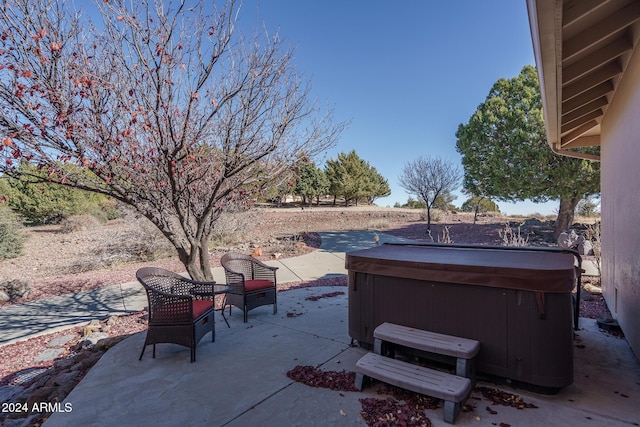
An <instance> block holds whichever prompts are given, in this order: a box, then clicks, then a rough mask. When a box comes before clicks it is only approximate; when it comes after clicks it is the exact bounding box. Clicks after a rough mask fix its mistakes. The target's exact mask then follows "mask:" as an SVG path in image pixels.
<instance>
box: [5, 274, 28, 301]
mask: <svg viewBox="0 0 640 427" xmlns="http://www.w3.org/2000/svg"><path fill="white" fill-rule="evenodd" d="M0 292H2V295H0V301H5V302H6V301H14V300H17V299H20V298H24V297H26V296H27V295H29V292H31V289H30V288H29V283H28V282H25V281H23V280H18V279H15V280H9V281H6V282H4V283H0Z"/></svg>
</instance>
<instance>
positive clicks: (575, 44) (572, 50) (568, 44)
mask: <svg viewBox="0 0 640 427" xmlns="http://www.w3.org/2000/svg"><path fill="white" fill-rule="evenodd" d="M638 19H640V2H636V1H634V2H632V3H629V4H628V5H626V6H625V7H623V8H621V9H619V10H618V11H616V12H614V13H612V14H611V15H609V16H607V17H605V18H603V19H601V20H600V21H599V22H598V23H596V24H595V25H593V26H591V27H590V28H587V29H586V30H584V31H582V32H581V33H579V34H576V35H575V36H573V37H572V38H570V39H569V40H566V41H565V42H564V43H563V44H562V60H563V61H567V60H569V59H571V58H573V57H575V56H576V55H578V54H579V53H581V52H584V51H585V50H587V49H589V48H590V47H592V46H594V45H596V44H597V43H598V42H600V41H601V40H603V39H605V38H607V37H609V36H611V35H612V34H615V33H616V32H618V31H620V30H622V29H624V28H626V27H628V26H630V25H631V24H633V23H634V22H635V21H637V20H638Z"/></svg>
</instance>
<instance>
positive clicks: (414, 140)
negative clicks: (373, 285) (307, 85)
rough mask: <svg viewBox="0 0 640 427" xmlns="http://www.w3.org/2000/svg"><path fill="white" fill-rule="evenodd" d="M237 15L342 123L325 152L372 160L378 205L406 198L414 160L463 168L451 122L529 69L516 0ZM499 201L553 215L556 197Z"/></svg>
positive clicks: (294, 7)
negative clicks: (289, 59) (404, 182)
mask: <svg viewBox="0 0 640 427" xmlns="http://www.w3.org/2000/svg"><path fill="white" fill-rule="evenodd" d="M239 17H240V23H241V26H242V27H244V25H245V24H246V25H253V24H255V22H257V20H259V21H264V23H265V25H266V27H267V28H268V29H270V30H276V29H278V30H279V32H280V35H281V37H284V38H285V39H286V40H287V41H288V42H289V43H290V44H291V45H292V46H295V49H296V55H295V64H296V67H297V68H298V70H299V71H300V72H301V73H303V75H304V76H305V77H306V78H308V79H310V81H311V84H312V87H313V92H314V95H315V96H317V97H318V99H319V100H320V101H321V102H323V103H325V102H326V103H328V104H329V105H331V106H333V107H334V108H335V114H336V118H337V119H338V120H340V121H342V120H351V125H350V126H349V128H348V129H347V130H346V131H345V132H344V133H343V134H342V137H341V139H340V142H339V144H338V145H337V146H336V147H335V148H334V149H332V150H330V151H329V152H328V153H327V158H335V157H336V156H337V154H338V153H340V152H349V151H351V150H356V152H357V154H358V155H359V156H360V157H361V158H363V159H364V160H366V161H368V162H369V163H370V164H371V165H372V166H374V167H375V168H376V169H377V170H378V171H379V172H380V174H382V175H383V176H384V177H385V178H386V179H387V180H388V182H389V186H390V187H391V191H392V195H391V196H390V197H386V198H384V199H378V200H377V202H376V203H377V204H378V205H380V206H387V205H388V206H393V205H394V203H396V202H400V203H404V202H406V201H407V199H408V197H409V195H408V194H407V193H405V191H404V190H403V189H402V188H401V187H400V186H399V184H398V176H399V175H400V172H401V170H402V167H403V166H404V165H405V164H406V162H407V161H410V160H412V159H414V158H415V157H417V156H420V155H430V156H440V157H444V158H446V159H449V160H451V161H452V162H454V163H455V164H457V165H459V167H460V168H461V170H462V166H461V157H460V155H459V154H458V153H457V152H456V149H455V143H456V138H455V132H456V130H457V128H458V125H459V124H461V123H467V122H468V120H469V118H470V117H471V115H472V114H473V113H474V112H475V110H476V108H477V107H478V105H479V104H480V103H482V102H483V101H484V100H485V98H486V96H487V94H488V93H489V90H490V89H491V86H492V85H493V84H494V83H495V82H496V81H497V80H498V79H499V78H501V77H505V78H511V77H515V76H516V75H518V74H519V72H520V70H521V69H522V67H523V66H525V65H527V64H533V65H535V61H534V56H533V48H532V44H531V35H530V32H529V22H528V18H527V10H526V2H525V1H524V0H487V1H477V0H464V1H463V0H449V1H444V2H442V1H434V0H402V1H390V0H389V1H379V0H374V1H371V0H370V1H364V0H350V1H347V0H312V1H311V0H310V1H304V0H244V1H243V2H242V6H241V10H240V15H239ZM325 160H326V159H320V160H319V161H318V164H319V166H321V167H323V166H324V161H325ZM464 200H465V197H464V196H462V195H460V196H459V197H458V199H456V200H455V201H454V204H456V205H458V206H459V205H460V204H462V202H463V201H464ZM499 206H500V208H501V210H502V211H503V212H506V213H508V214H528V213H534V212H538V213H542V214H553V213H554V211H555V210H556V209H557V202H550V203H547V204H533V203H527V202H525V203H518V204H515V205H514V204H507V203H499Z"/></svg>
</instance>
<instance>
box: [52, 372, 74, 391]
mask: <svg viewBox="0 0 640 427" xmlns="http://www.w3.org/2000/svg"><path fill="white" fill-rule="evenodd" d="M78 375H80V371H69V372H61V373H59V374H57V375H55V376H53V377H52V378H51V379H50V380H49V381H47V383H46V384H45V387H47V386H51V387H62V388H65V389H68V390H70V389H72V388H73V387H74V386H75V385H76V383H77V381H76V378H78Z"/></svg>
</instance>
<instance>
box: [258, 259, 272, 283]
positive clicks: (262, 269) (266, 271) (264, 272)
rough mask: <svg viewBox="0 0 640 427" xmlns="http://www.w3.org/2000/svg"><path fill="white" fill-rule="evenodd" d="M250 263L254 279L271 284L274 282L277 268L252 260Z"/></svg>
mask: <svg viewBox="0 0 640 427" xmlns="http://www.w3.org/2000/svg"><path fill="white" fill-rule="evenodd" d="M252 262H253V278H254V279H265V280H271V281H272V282H273V283H275V282H276V270H277V269H278V267H272V266H270V265H267V264H264V263H263V262H261V261H259V260H254V261H252Z"/></svg>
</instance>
